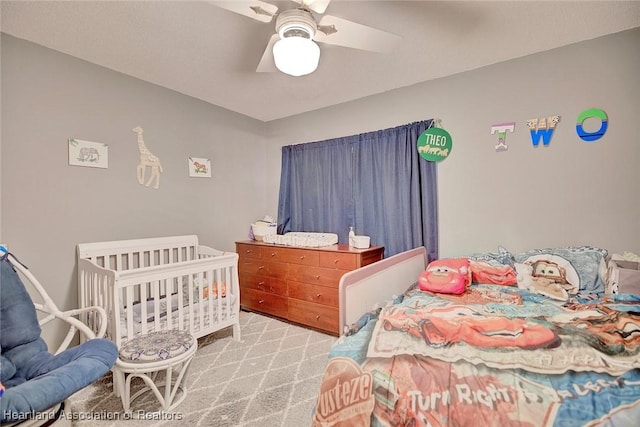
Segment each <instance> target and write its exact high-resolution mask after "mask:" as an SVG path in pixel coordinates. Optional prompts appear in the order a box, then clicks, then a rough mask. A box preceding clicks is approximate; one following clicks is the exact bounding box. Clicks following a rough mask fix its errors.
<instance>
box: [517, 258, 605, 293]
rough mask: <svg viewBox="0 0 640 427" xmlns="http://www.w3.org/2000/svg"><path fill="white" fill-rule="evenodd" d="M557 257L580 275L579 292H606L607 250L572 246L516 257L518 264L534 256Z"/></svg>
mask: <svg viewBox="0 0 640 427" xmlns="http://www.w3.org/2000/svg"><path fill="white" fill-rule="evenodd" d="M544 254H547V255H556V256H559V257H561V258H564V259H566V260H567V261H568V262H569V263H571V265H572V266H573V268H574V269H575V270H576V272H577V273H578V277H579V279H580V284H579V290H580V291H584V292H592V293H598V292H604V290H605V277H606V263H605V258H606V257H607V250H606V249H601V248H597V247H594V246H570V247H564V248H546V249H532V250H530V251H526V252H521V253H519V254H516V255H515V261H516V262H517V263H523V262H525V261H526V260H527V259H528V258H529V257H531V256H534V255H544Z"/></svg>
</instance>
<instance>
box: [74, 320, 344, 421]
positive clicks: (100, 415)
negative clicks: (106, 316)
mask: <svg viewBox="0 0 640 427" xmlns="http://www.w3.org/2000/svg"><path fill="white" fill-rule="evenodd" d="M240 321H241V331H242V342H237V341H234V340H233V339H232V337H231V330H230V329H226V330H224V331H220V332H217V333H215V334H212V335H209V336H208V337H205V338H202V339H201V340H200V342H199V349H198V352H197V353H196V356H195V358H194V360H193V362H192V364H191V369H190V372H189V382H188V384H189V388H188V394H187V398H186V400H185V401H184V402H183V403H182V404H181V405H180V406H178V407H177V408H176V409H175V410H174V411H173V412H171V413H161V412H159V411H158V408H159V406H158V404H157V401H155V400H154V398H153V397H152V396H151V395H145V396H142V397H140V398H139V399H137V400H136V401H134V404H133V405H132V410H133V413H134V414H136V415H137V416H138V418H141V419H143V420H144V421H142V424H144V425H148V426H187V425H188V426H215V427H225V426H243V427H272V426H273V427H304V426H309V425H310V424H311V411H312V408H313V406H314V404H315V398H316V394H317V391H318V389H319V387H320V381H321V379H322V375H323V370H324V366H325V364H326V361H327V354H328V352H329V349H330V347H331V345H332V344H333V343H334V342H335V340H336V338H335V337H332V336H330V335H325V334H322V333H319V332H315V331H311V330H309V329H305V328H301V327H298V326H294V325H290V324H288V323H285V322H281V321H278V320H275V319H272V318H269V317H265V316H260V315H258V314H254V313H247V312H241V314H240ZM139 384H140V383H138V386H139ZM134 390H135V389H134ZM70 400H71V411H70V412H69V411H67V413H66V417H67V419H69V418H70V419H72V420H73V425H74V426H104V427H111V426H113V427H116V426H118V427H120V426H125V427H126V426H129V425H130V426H134V425H136V426H137V425H141V421H140V420H139V419H136V420H133V419H126V418H127V417H125V415H124V414H123V413H122V404H121V402H120V399H119V398H116V397H115V396H114V395H113V394H112V378H111V374H108V375H107V376H105V377H104V378H103V379H102V380H100V381H98V382H96V383H95V384H93V385H91V386H89V387H87V388H86V389H84V390H82V391H80V392H78V393H76V394H75V395H74V396H72V397H71V399H70Z"/></svg>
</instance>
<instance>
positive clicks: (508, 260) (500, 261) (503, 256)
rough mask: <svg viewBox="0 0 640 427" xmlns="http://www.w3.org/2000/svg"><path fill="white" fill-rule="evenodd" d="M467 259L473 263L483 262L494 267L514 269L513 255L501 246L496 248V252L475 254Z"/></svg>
mask: <svg viewBox="0 0 640 427" xmlns="http://www.w3.org/2000/svg"><path fill="white" fill-rule="evenodd" d="M467 258H469V259H472V260H474V261H484V262H486V263H489V264H491V265H493V266H495V267H501V266H503V265H508V266H511V267H514V264H515V259H514V257H513V254H511V252H509V251H508V250H507V249H505V248H503V247H502V246H498V252H486V253H477V254H473V255H470V256H468V257H467Z"/></svg>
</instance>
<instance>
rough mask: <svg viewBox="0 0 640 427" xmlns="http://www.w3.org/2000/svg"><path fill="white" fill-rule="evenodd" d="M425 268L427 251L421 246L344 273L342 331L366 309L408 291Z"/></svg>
mask: <svg viewBox="0 0 640 427" xmlns="http://www.w3.org/2000/svg"><path fill="white" fill-rule="evenodd" d="M426 268H427V250H426V248H425V247H424V246H420V247H418V248H415V249H411V250H408V251H405V252H401V253H399V254H396V255H393V256H390V257H389V258H385V259H383V260H381V261H378V262H374V263H373V264H369V265H367V266H365V267H362V268H359V269H357V270H353V271H350V272H349V273H347V274H345V275H344V276H342V278H341V279H340V284H339V295H338V298H339V302H340V327H341V328H342V333H344V330H345V327H348V326H349V325H351V324H353V323H355V322H356V321H357V320H358V319H359V318H360V316H362V315H363V314H364V313H366V312H367V311H370V310H372V309H374V308H376V307H379V306H383V305H385V304H386V303H387V302H389V301H390V300H391V299H392V298H393V297H395V296H398V295H400V294H402V293H403V292H404V291H406V290H407V289H408V288H409V286H411V285H412V284H414V283H415V282H417V281H418V276H419V275H420V272H422V271H424V270H425V269H426Z"/></svg>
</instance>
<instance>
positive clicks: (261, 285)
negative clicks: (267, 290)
mask: <svg viewBox="0 0 640 427" xmlns="http://www.w3.org/2000/svg"><path fill="white" fill-rule="evenodd" d="M258 287H259V288H260V289H262V290H264V282H258Z"/></svg>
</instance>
